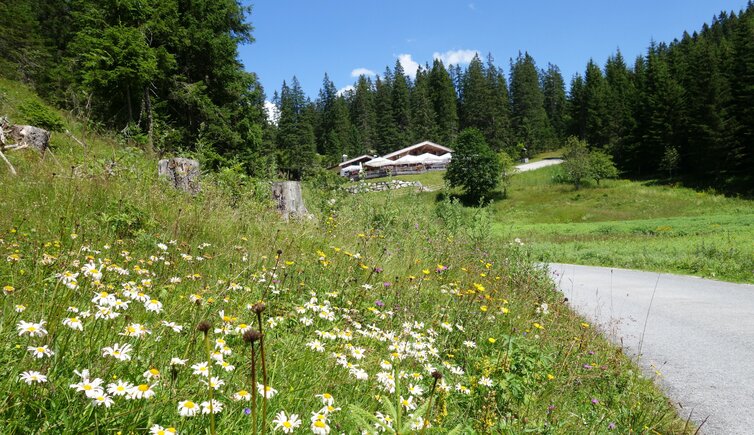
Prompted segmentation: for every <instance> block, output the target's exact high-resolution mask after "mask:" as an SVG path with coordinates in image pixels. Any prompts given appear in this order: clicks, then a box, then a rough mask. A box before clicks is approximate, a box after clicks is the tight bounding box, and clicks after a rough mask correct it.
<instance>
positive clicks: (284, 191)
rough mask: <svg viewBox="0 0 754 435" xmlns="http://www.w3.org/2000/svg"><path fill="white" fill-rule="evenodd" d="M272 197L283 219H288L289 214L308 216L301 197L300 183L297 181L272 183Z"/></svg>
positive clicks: (296, 216) (298, 216) (297, 216)
mask: <svg viewBox="0 0 754 435" xmlns="http://www.w3.org/2000/svg"><path fill="white" fill-rule="evenodd" d="M272 199H273V200H274V201H275V204H277V209H278V211H279V212H280V213H281V214H282V215H283V219H285V220H288V219H289V218H290V216H293V217H295V218H301V217H307V216H309V211H308V210H307V209H306V206H305V205H304V199H303V198H302V197H301V183H299V182H298V181H279V182H276V183H272Z"/></svg>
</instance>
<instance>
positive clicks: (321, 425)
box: [314, 420, 325, 428]
mask: <svg viewBox="0 0 754 435" xmlns="http://www.w3.org/2000/svg"><path fill="white" fill-rule="evenodd" d="M314 427H320V428H322V427H325V423H324V422H323V421H322V420H317V421H315V422H314Z"/></svg>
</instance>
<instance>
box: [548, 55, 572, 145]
mask: <svg viewBox="0 0 754 435" xmlns="http://www.w3.org/2000/svg"><path fill="white" fill-rule="evenodd" d="M543 75H544V77H543V79H542V92H543V94H544V100H545V102H544V105H545V112H546V113H547V118H548V119H549V120H550V125H551V126H552V129H553V133H554V134H555V138H556V139H557V141H558V142H562V140H563V139H565V135H566V92H565V81H563V76H562V75H561V74H560V69H559V68H558V67H557V65H553V64H551V63H550V64H547V70H546V71H545V72H544V74H543Z"/></svg>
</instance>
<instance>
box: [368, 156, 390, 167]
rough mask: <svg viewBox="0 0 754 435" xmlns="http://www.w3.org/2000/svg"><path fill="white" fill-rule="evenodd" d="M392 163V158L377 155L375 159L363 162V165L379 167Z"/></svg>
mask: <svg viewBox="0 0 754 435" xmlns="http://www.w3.org/2000/svg"><path fill="white" fill-rule="evenodd" d="M394 164H395V161H393V160H388V159H386V158H384V157H377V158H375V159H372V160H370V161H368V162H366V163H364V166H369V167H370V168H381V167H383V166H390V165H394Z"/></svg>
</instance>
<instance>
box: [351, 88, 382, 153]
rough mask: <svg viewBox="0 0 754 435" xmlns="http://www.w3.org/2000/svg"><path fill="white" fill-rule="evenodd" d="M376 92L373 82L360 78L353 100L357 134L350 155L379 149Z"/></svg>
mask: <svg viewBox="0 0 754 435" xmlns="http://www.w3.org/2000/svg"><path fill="white" fill-rule="evenodd" d="M374 100H375V91H374V86H373V85H372V81H371V80H370V79H369V78H367V77H365V76H363V75H362V76H360V77H359V79H358V81H357V82H356V87H355V89H354V93H353V97H352V98H351V110H350V112H351V124H352V125H353V126H354V129H355V132H356V140H355V144H354V147H353V148H352V149H351V150H350V153H351V154H350V155H351V156H353V157H355V156H356V155H360V154H363V153H365V152H367V151H369V152H372V153H373V152H374V151H375V150H376V149H377V113H376V112H375V107H374V106H375V102H374Z"/></svg>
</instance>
